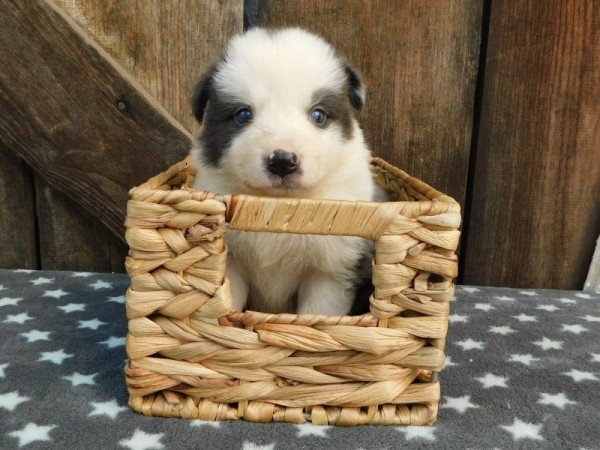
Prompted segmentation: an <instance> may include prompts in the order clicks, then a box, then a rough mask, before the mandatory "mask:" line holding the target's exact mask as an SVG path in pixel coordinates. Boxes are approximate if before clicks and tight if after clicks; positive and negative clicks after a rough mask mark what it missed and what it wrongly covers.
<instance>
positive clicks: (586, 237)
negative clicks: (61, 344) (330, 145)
mask: <svg viewBox="0 0 600 450" xmlns="http://www.w3.org/2000/svg"><path fill="white" fill-rule="evenodd" d="M55 1H56V2H57V4H58V5H59V6H60V7H61V8H63V9H64V11H66V13H67V14H68V15H69V16H70V17H71V18H72V19H73V20H74V21H75V22H77V24H79V26H80V27H82V28H83V30H84V31H85V32H86V33H87V34H88V35H89V36H90V37H91V38H92V39H94V40H95V41H96V42H97V43H99V44H100V45H101V46H102V47H103V48H104V49H105V50H106V51H107V52H108V53H109V54H110V55H111V56H112V57H113V58H114V59H115V60H116V61H117V62H118V63H119V64H120V65H121V66H122V67H123V68H125V70H126V71H127V72H128V73H129V74H130V75H131V76H133V78H134V79H135V80H136V81H137V82H139V84H141V85H142V86H143V87H144V88H145V89H146V90H147V91H148V92H149V93H150V95H152V96H153V97H154V99H156V100H157V101H158V103H160V104H161V105H162V106H163V107H164V108H165V109H166V110H167V111H168V112H169V113H170V114H171V115H173V117H175V118H176V119H177V120H178V121H179V122H180V123H181V124H183V126H184V127H185V128H186V129H187V130H189V131H191V132H193V133H196V132H197V131H198V129H197V125H196V123H195V122H194V120H193V118H192V116H191V114H190V108H189V96H190V92H191V90H192V87H193V84H194V83H195V82H196V80H197V79H198V77H199V75H200V74H201V73H202V72H203V71H204V70H205V69H206V68H207V67H209V65H210V64H211V63H212V62H214V61H215V60H216V59H217V57H218V55H219V54H220V52H221V51H222V49H223V47H224V44H225V42H226V41H227V40H228V38H229V37H230V36H231V35H232V34H234V33H237V32H239V31H241V30H242V28H243V23H244V13H245V15H246V17H245V19H246V20H245V22H246V24H247V25H248V24H250V25H259V26H276V27H280V26H301V27H304V28H307V29H309V30H312V31H314V32H316V33H318V34H320V35H322V36H323V37H325V38H326V39H328V40H329V41H331V42H332V43H333V44H334V46H335V47H336V48H338V49H339V51H340V53H342V54H343V55H346V56H347V57H348V60H349V61H350V62H351V63H352V64H353V65H354V66H355V67H356V68H357V69H358V70H359V71H360V72H362V74H363V76H364V79H365V81H366V84H367V88H368V92H369V96H368V101H367V107H366V108H365V110H364V111H363V113H362V115H361V117H360V119H361V123H362V124H363V128H364V129H365V134H366V137H367V140H368V142H369V144H370V146H371V148H372V149H373V151H374V153H375V154H376V155H379V156H382V157H384V158H386V159H388V160H390V161H391V162H393V163H395V164H397V165H399V166H401V167H403V168H404V169H406V170H407V171H408V172H410V173H411V174H413V175H416V176H418V177H420V178H422V179H423V180H425V181H427V182H429V183H431V184H432V185H434V186H435V187H437V188H438V189H440V190H442V191H444V192H446V193H448V194H450V195H452V196H453V197H455V198H456V199H457V200H459V201H460V202H461V203H462V204H463V205H464V206H465V216H464V219H465V220H464V228H463V241H462V248H461V260H462V261H461V262H462V275H461V281H462V282H464V283H468V284H481V285H486V284H487V285H504V286H515V287H545V288H574V289H580V288H581V287H582V285H583V279H584V278H585V274H586V273H587V267H588V266H589V262H590V260H591V255H592V251H593V242H594V240H595V239H596V238H597V236H598V234H600V208H599V207H598V205H600V176H599V175H598V174H600V150H599V147H598V145H597V143H598V142H600V75H599V74H600V5H599V4H598V2H593V0H562V1H561V0H551V1H548V2H537V1H535V0H515V1H514V2H509V1H507V0H494V1H493V2H492V1H491V0H484V1H483V2H481V1H478V0H456V1H451V2H450V1H448V2H439V1H436V0H402V1H396V0H373V1H363V0H346V1H344V2H340V1H336V0H303V1H301V2H295V1H294V2H293V1H283V2H282V1H275V0H261V1H253V0H246V1H245V2H244V1H243V0H231V1H218V0H210V1H204V0H182V1H180V2H139V1H125V2H114V1H111V0H86V1H82V0H55ZM0 38H2V36H1V32H0ZM5 38H6V36H5ZM0 141H4V138H3V137H2V136H1V135H0ZM0 149H1V150H2V151H3V152H4V154H0V182H1V184H0V200H1V201H3V203H2V214H3V221H2V222H1V223H0V233H1V235H0V245H2V246H3V247H5V248H6V247H7V246H8V247H10V250H9V251H5V255H4V256H3V257H1V258H0V266H2V267H9V266H11V267H14V266H19V267H44V268H77V269H79V270H121V269H122V266H121V263H122V259H123V258H122V257H123V254H124V251H125V249H124V247H123V246H122V244H120V242H118V240H117V239H115V238H114V237H113V236H112V235H111V234H109V233H108V232H107V231H106V229H105V228H104V227H102V226H100V225H98V222H97V220H96V219H94V220H92V218H91V217H87V216H85V215H82V214H81V213H80V208H77V209H76V208H75V207H74V206H73V202H72V200H71V199H70V198H67V197H65V196H63V195H62V194H59V193H58V192H57V191H55V190H54V188H52V187H50V186H49V185H47V184H46V183H45V182H44V181H43V180H42V179H41V178H40V177H37V176H34V175H33V174H32V172H31V170H30V169H29V168H27V167H26V166H24V165H23V164H22V162H20V161H19V160H18V159H17V158H15V157H14V156H13V155H11V154H10V153H7V152H6V147H4V148H2V147H1V145H0ZM138 151H139V150H138ZM166 159H168V158H165V160H166ZM13 189H18V190H19V194H18V195H15V194H14V192H13ZM18 208H21V210H20V211H19V212H18V213H17V212H15V210H16V209H18ZM17 214H18V215H17ZM4 217H6V218H7V219H6V220H5V219H4ZM36 218H37V219H36ZM36 223H37V224H38V226H37V229H36ZM16 224H20V226H17V225H16ZM113 229H114V227H113ZM73 234H76V235H77V239H74V240H68V239H65V238H64V236H68V235H73ZM36 241H39V246H37V247H36ZM12 242H15V243H14V244H12V245H11V243H12ZM16 242H18V243H16ZM81 249H85V253H86V257H82V256H81V255H80V253H81V252H82V251H83V250H81ZM15 255H18V256H15ZM75 266H77V267H75Z"/></svg>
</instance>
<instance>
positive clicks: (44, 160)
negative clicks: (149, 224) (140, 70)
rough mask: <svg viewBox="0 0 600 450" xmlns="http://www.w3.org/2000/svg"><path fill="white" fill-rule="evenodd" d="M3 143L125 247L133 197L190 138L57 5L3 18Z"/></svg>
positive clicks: (17, 5) (7, 10)
mask: <svg viewBox="0 0 600 450" xmlns="http://www.w3.org/2000/svg"><path fill="white" fill-rule="evenodd" d="M0 59H1V60H2V61H5V62H6V61H8V62H9V63H5V64H3V65H2V67H1V68H0V111H2V114H0V134H1V135H2V136H3V140H4V142H5V144H6V145H7V146H8V148H10V149H11V150H12V151H13V152H15V153H16V154H17V155H19V156H20V157H22V158H23V159H24V160H25V161H26V162H27V163H28V164H30V165H31V166H32V167H33V169H35V170H36V171H37V172H38V173H39V174H40V175H41V176H42V177H43V178H44V179H45V180H46V181H47V182H48V183H49V184H50V185H51V186H53V187H55V188H57V189H58V190H59V191H61V192H64V193H65V194H66V195H67V196H68V197H69V198H71V199H72V200H73V201H74V203H75V204H76V205H77V206H78V208H82V209H83V210H84V211H86V212H87V213H88V214H90V215H91V216H92V217H95V218H97V219H98V220H99V221H100V222H102V223H103V224H104V225H105V226H107V227H108V228H109V229H110V230H111V231H112V232H113V234H114V235H115V236H118V237H119V238H122V231H123V220H124V218H125V206H126V201H127V191H128V189H129V188H131V187H132V186H134V185H136V184H139V183H141V182H143V181H145V180H146V179H148V178H149V177H150V176H152V175H154V174H156V173H158V172H159V171H161V170H164V169H165V168H166V167H168V166H169V165H171V164H173V163H174V162H176V161H179V160H180V159H182V158H183V157H184V156H185V155H186V154H187V153H188V150H189V146H190V139H191V136H190V135H189V133H187V131H186V130H185V129H184V128H183V127H182V126H181V125H180V124H179V123H178V122H176V121H175V120H174V119H173V118H172V117H171V116H169V114H168V113H167V112H166V111H165V110H164V109H163V108H162V107H161V106H160V105H159V104H158V103H157V102H156V101H154V100H153V99H152V98H151V97H150V96H149V95H148V94H147V93H145V91H144V90H143V89H142V88H141V87H140V86H139V85H138V84H137V82H136V81H135V80H134V79H133V78H131V77H130V76H129V75H128V74H127V73H126V72H125V71H124V70H123V69H122V68H121V67H120V66H119V65H118V64H117V63H116V62H115V61H114V60H112V58H111V57H110V56H109V55H108V54H106V52H105V51H103V50H102V49H101V48H100V47H98V46H97V45H96V44H95V43H94V42H93V41H91V40H89V39H88V38H87V37H86V35H85V33H84V32H83V31H82V30H81V29H80V28H79V27H78V26H77V25H76V24H75V23H74V22H73V21H72V20H70V19H69V18H68V17H66V16H63V15H62V13H61V12H60V11H58V10H57V9H55V7H54V5H53V4H52V3H50V2H5V3H4V4H3V7H2V8H1V9H0Z"/></svg>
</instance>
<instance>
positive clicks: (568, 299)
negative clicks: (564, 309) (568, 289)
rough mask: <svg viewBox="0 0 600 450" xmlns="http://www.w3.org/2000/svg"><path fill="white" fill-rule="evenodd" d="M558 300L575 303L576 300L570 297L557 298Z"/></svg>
mask: <svg viewBox="0 0 600 450" xmlns="http://www.w3.org/2000/svg"><path fill="white" fill-rule="evenodd" d="M558 301H559V302H561V303H566V304H570V303H577V300H573V299H572V298H559V299H558Z"/></svg>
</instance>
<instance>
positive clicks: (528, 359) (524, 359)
mask: <svg viewBox="0 0 600 450" xmlns="http://www.w3.org/2000/svg"><path fill="white" fill-rule="evenodd" d="M539 360H540V358H536V357H535V356H533V355H531V354H529V353H527V354H526V355H517V354H515V355H510V358H509V359H508V361H509V362H519V363H523V364H525V365H526V366H529V365H531V363H532V362H533V361H539Z"/></svg>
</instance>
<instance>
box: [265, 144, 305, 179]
mask: <svg viewBox="0 0 600 450" xmlns="http://www.w3.org/2000/svg"><path fill="white" fill-rule="evenodd" d="M267 170H268V171H269V172H270V173H272V174H273V175H278V176H280V177H282V178H283V177H285V176H286V175H289V174H291V173H294V172H296V170H298V157H297V156H296V154H295V153H291V152H286V151H285V150H280V149H277V150H275V151H274V152H272V153H271V154H270V155H269V157H268V158H267Z"/></svg>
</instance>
